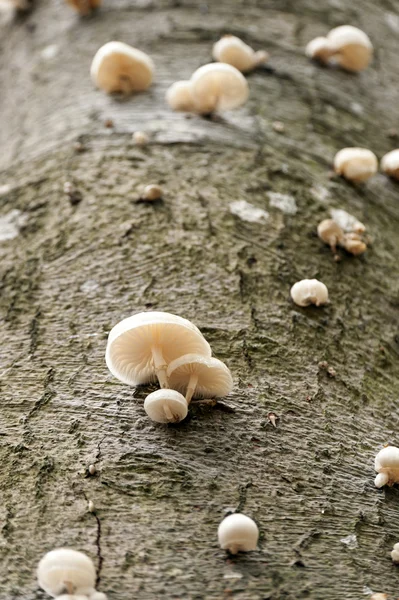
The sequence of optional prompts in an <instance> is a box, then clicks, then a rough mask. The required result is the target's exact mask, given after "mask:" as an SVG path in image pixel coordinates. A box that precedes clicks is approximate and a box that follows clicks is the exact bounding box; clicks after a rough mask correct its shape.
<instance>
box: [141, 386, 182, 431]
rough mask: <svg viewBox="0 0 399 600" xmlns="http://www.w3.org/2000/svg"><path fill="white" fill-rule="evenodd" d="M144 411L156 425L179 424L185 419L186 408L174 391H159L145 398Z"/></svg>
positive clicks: (179, 395)
mask: <svg viewBox="0 0 399 600" xmlns="http://www.w3.org/2000/svg"><path fill="white" fill-rule="evenodd" d="M144 410H145V412H146V413H147V415H148V416H149V417H150V419H152V421H155V422H156V423H179V422H180V421H183V419H185V418H186V416H187V412H188V406H187V402H186V399H185V397H184V396H182V394H179V392H177V391H176V390H168V389H161V390H157V391H156V392H152V394H149V395H148V396H147V398H146V399H145V401H144Z"/></svg>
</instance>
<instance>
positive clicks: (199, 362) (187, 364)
mask: <svg viewBox="0 0 399 600" xmlns="http://www.w3.org/2000/svg"><path fill="white" fill-rule="evenodd" d="M193 375H194V376H196V378H198V380H197V383H196V385H195V391H194V392H193V395H194V396H197V397H205V398H212V397H221V396H227V394H229V393H230V392H231V390H232V389H233V378H232V376H231V373H230V370H229V369H228V367H227V366H226V365H225V364H224V363H223V362H222V361H221V360H218V359H217V358H209V357H206V356H200V355H198V354H186V355H184V356H180V357H179V358H176V359H175V360H174V361H172V362H171V363H170V364H169V366H168V370H167V376H168V380H169V385H170V387H171V388H173V389H175V390H178V391H179V392H181V393H182V394H184V393H186V391H187V387H188V385H189V383H190V378H191V377H192V376H193Z"/></svg>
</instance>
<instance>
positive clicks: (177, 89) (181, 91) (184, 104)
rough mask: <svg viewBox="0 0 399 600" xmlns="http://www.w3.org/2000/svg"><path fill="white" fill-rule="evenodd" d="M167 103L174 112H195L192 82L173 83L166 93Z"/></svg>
mask: <svg viewBox="0 0 399 600" xmlns="http://www.w3.org/2000/svg"><path fill="white" fill-rule="evenodd" d="M166 101H167V103H168V104H169V106H170V108H172V109H173V110H180V111H187V112H190V111H195V102H194V98H193V95H192V86H191V81H176V82H175V83H173V84H172V85H171V86H170V88H168V91H167V92H166Z"/></svg>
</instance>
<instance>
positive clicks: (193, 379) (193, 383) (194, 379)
mask: <svg viewBox="0 0 399 600" xmlns="http://www.w3.org/2000/svg"><path fill="white" fill-rule="evenodd" d="M197 383H198V374H197V373H191V375H190V380H189V382H188V386H187V391H186V400H187V404H190V402H191V398H192V397H193V395H194V392H195V388H196V387H197Z"/></svg>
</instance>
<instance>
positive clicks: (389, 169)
mask: <svg viewBox="0 0 399 600" xmlns="http://www.w3.org/2000/svg"><path fill="white" fill-rule="evenodd" d="M381 169H382V170H383V171H384V173H386V174H387V175H389V177H392V178H393V179H399V148H398V149H396V150H392V151H391V152H388V154H385V155H384V156H383V157H382V159H381Z"/></svg>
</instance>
